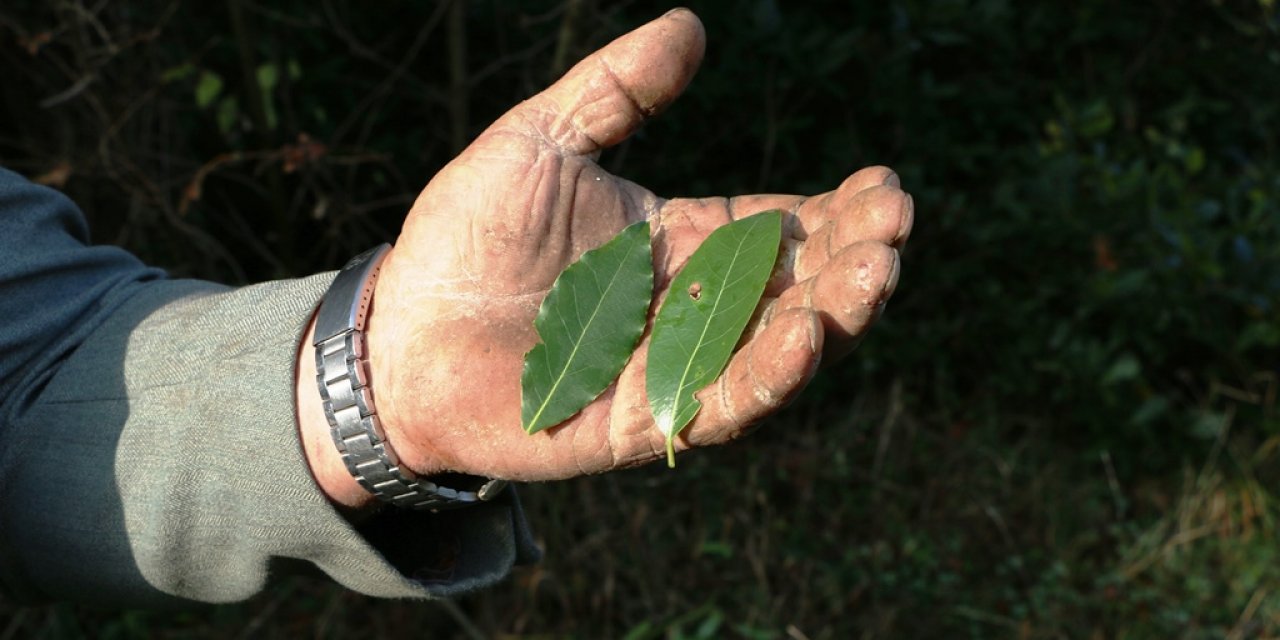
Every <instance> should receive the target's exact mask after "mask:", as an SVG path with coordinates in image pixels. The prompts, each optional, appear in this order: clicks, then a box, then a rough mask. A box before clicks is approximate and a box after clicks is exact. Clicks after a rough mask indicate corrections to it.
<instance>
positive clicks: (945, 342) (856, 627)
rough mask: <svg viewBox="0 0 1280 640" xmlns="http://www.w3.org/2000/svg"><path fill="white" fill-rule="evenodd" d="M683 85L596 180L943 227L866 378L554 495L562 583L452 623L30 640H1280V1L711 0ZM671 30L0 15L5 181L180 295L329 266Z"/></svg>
mask: <svg viewBox="0 0 1280 640" xmlns="http://www.w3.org/2000/svg"><path fill="white" fill-rule="evenodd" d="M690 4H691V6H692V8H694V9H695V11H697V12H698V13H699V15H700V16H701V17H702V18H703V20H704V22H705V24H706V26H707V31H708V42H709V46H708V53H707V60H706V64H705V65H704V67H703V69H702V71H701V72H700V74H699V76H698V77H697V78H696V79H695V81H694V83H693V85H692V87H691V88H690V90H689V92H688V94H687V95H686V96H685V97H683V98H682V99H681V100H680V101H678V102H677V103H676V104H675V105H674V107H673V108H672V109H671V110H670V111H669V112H668V113H666V114H664V115H663V116H662V117H660V118H658V119H656V120H655V121H653V122H652V123H651V124H649V125H648V126H647V127H646V128H645V129H644V130H643V131H642V132H641V133H640V134H639V135H637V136H636V137H635V138H634V139H632V140H631V141H628V142H627V143H624V144H623V145H622V146H620V147H619V148H617V149H615V150H612V151H609V152H607V153H606V154H605V155H604V157H603V158H602V163H603V164H604V166H606V167H607V168H609V169H610V170H612V171H614V172H616V173H619V174H620V175H623V176H626V177H628V178H630V179H632V180H635V181H637V182H640V183H642V184H646V185H648V186H650V187H652V188H654V189H655V190H656V191H657V192H658V193H661V194H664V195H669V196H676V195H695V196H696V195H715V194H734V193H741V192H754V191H784V192H805V193H809V192H818V191H824V190H827V189H830V188H833V187H834V186H835V185H837V184H838V183H839V181H840V180H841V179H842V178H843V176H845V175H847V174H848V173H849V172H850V171H852V170H853V169H855V168H857V167H860V166H863V165H867V164H889V165H891V166H893V167H894V168H895V169H897V170H898V171H899V173H900V174H901V175H902V181H903V184H904V186H905V187H906V188H907V189H908V190H910V191H911V192H912V193H913V194H914V197H915V203H916V210H917V221H916V232H915V234H914V236H913V238H912V241H911V246H910V247H909V248H908V249H907V251H906V252H905V254H904V265H905V266H904V272H903V276H902V280H901V285H900V287H899V293H898V295H897V296H896V297H895V299H894V301H893V303H892V304H891V305H890V307H889V310H888V312H887V314H886V315H885V317H884V318H883V321H882V323H881V324H880V326H878V327H877V329H876V330H875V331H874V332H873V334H872V335H871V336H869V337H868V338H867V340H866V342H865V344H864V345H863V346H862V347H861V349H860V350H859V351H858V352H857V353H856V354H855V355H854V356H853V357H852V358H850V360H849V361H848V362H847V363H845V364H843V365H841V366H840V367H837V368H834V369H831V370H829V371H827V372H825V373H824V374H823V375H822V376H821V377H820V379H819V380H817V381H816V382H815V384H814V385H813V387H812V388H811V390H810V391H809V392H808V393H807V394H806V395H805V396H804V397H803V398H802V399H801V400H800V401H799V402H798V403H797V404H796V405H795V406H793V407H792V408H791V409H790V410H789V411H788V412H786V413H785V414H783V415H781V416H779V417H778V418H776V419H775V420H773V421H772V422H771V423H769V424H768V425H766V426H765V428H763V429H761V430H760V431H759V432H757V433H756V434H755V435H754V436H753V437H752V438H750V439H748V440H746V441H744V442H743V443H741V444H738V445H734V446H730V447H727V448H724V449H722V450H719V451H708V452H703V453H700V454H698V455H691V456H688V457H687V458H683V459H682V461H681V465H680V468H679V469H678V470H677V471H676V472H669V471H667V470H666V469H662V468H657V467H655V468H653V469H641V470H636V471H633V472H628V473H622V474H613V475H610V476H606V477H598V478H587V479H582V480H578V481H574V482H566V483H559V484H554V485H542V486H532V487H527V488H526V490H525V492H524V495H525V496H526V502H527V503H528V504H529V506H530V510H531V517H532V519H533V521H534V523H535V526H536V528H537V530H538V531H539V533H540V535H541V536H542V538H543V544H544V546H545V547H546V549H547V552H548V558H547V560H546V561H545V562H544V563H542V564H541V565H539V566H536V567H531V568H526V569H522V570H520V571H519V572H517V573H516V574H515V575H514V576H513V577H512V578H511V579H510V580H509V581H507V582H506V583H504V584H503V585H501V586H499V587H497V588H494V589H492V590H489V591H487V592H485V593H481V594H477V595H476V596H474V597H469V598H465V599H463V600H461V601H459V602H457V603H452V604H438V603H407V602H379V601H373V600H369V599H366V598H363V597H361V596H358V595H355V594H352V593H350V592H346V591H344V590H342V589H340V588H337V587H335V586H332V585H329V584H326V583H323V582H319V581H316V580H304V579H292V580H286V581H284V582H282V583H281V584H279V585H276V586H274V587H272V588H271V589H270V590H268V591H267V592H266V593H264V594H262V595H261V596H260V597H258V598H257V599H255V600H254V601H252V602H249V603H245V604H241V605H236V606H225V607H218V608H212V609H208V610H203V611H197V612H194V613H184V614H171V613H155V612H103V611H92V610H83V609H80V608H78V607H74V606H68V605H60V606H51V607H46V608H28V609H0V638H5V639H7V638H17V637H23V638H26V637H37V638H63V637H70V638H75V637H111V638H129V637H184V638H185V637H218V638H221V637H232V636H243V637H280V638H285V637H289V638H292V637H299V636H312V637H317V638H338V637H348V636H351V637H362V638H367V637H393V636H396V637H398V636H401V635H405V634H408V635H410V636H428V637H472V638H474V637H521V638H524V637H530V638H547V637H577V638H602V637H626V638H657V637H667V638H711V637H745V638H781V637H790V638H847V637H855V636H856V637H975V638H977V637H1019V638H1076V637H1091V638H1112V637H1115V638H1170V637H1181V638H1220V637H1230V638H1255V637H1265V636H1274V635H1277V634H1280V566H1277V555H1278V554H1277V547H1276V533H1277V529H1276V527H1277V523H1276V516H1277V513H1278V512H1277V505H1276V501H1275V496H1276V489H1275V488H1276V480H1277V478H1278V477H1280V474H1278V473H1277V469H1276V467H1277V456H1278V450H1277V446H1278V445H1280V418H1278V417H1277V413H1276V393H1277V373H1278V371H1280V323H1278V322H1277V320H1278V313H1277V304H1280V224H1278V223H1277V221H1278V218H1277V215H1278V214H1280V211H1278V207H1277V196H1278V192H1280V171H1278V169H1280V166H1278V165H1280V156H1278V151H1277V141H1278V140H1280V135H1278V134H1277V132H1278V131H1280V82H1278V80H1280V13H1278V11H1277V7H1276V5H1275V2H1274V0H1214V1H1207V0H1206V1H1190V0H1184V1H1180V2H1159V1H1156V0H1146V1H1138V2H1126V3H1114V2H1106V1H1103V0H1081V1H1078V2H1070V3H1058V2H1046V1H1040V2H1018V3H1015V2H1010V1H1006V0H934V1H930V2H924V1H923V0H890V1H888V2H869V1H862V0H856V1H852V2H804V3H800V2H781V1H780V0H726V1H724V2H710V1H705V2H691V3H690ZM668 8H669V7H668V6H665V5H662V6H660V5H657V4H655V3H650V2H640V1H631V2H600V1H597V0H543V1H533V0H525V1H520V2H501V1H498V0H472V1H470V2H462V1H459V2H425V1H423V2H406V1H388V2H380V3H358V2H346V1H340V0H323V1H321V2H318V3H317V2H304V1H302V0H280V1H279V2H270V3H267V2H259V1H257V0H226V1H224V2H212V3H194V2H178V1H176V0H169V1H161V0H146V1H136V2H124V1H118V2H101V3H87V2H82V1H80V0H55V1H52V2H44V1H39V2H38V1H35V0H11V1H9V2H6V3H5V4H4V5H3V6H0V78H3V91H2V92H0V162H2V163H3V164H4V165H6V166H8V167H10V168H14V169H16V170H19V171H22V172H25V173H26V174H28V175H30V176H33V177H36V178H38V179H40V180H41V181H43V182H46V183H49V184H53V185H55V186H58V187H60V188H62V189H64V190H65V191H66V192H68V193H69V194H70V195H72V196H73V197H74V198H75V199H76V201H77V202H79V203H80V204H81V205H82V207H83V208H84V209H85V211H86V212H87V214H88V215H89V216H90V219H91V224H92V226H93V228H94V229H95V233H96V236H97V240H98V241H101V242H114V243H119V244H121V245H123V246H126V247H128V248H130V249H131V250H133V251H135V252H137V253H138V254H139V255H141V256H142V257H144V258H145V259H147V260H148V261H151V262H153V263H155V264H159V265H162V266H165V267H166V268H169V269H170V270H171V272H173V273H174V274H176V275H181V276H196V277H203V278H210V279H218V280H223V281H228V282H251V281H255V280H259V279H263V278H272V277H287V276H292V275H300V274H305V273H311V272H314V271H317V270H322V269H331V268H334V267H335V266H337V265H339V264H340V263H341V262H342V260H344V259H345V258H346V257H347V256H350V255H353V254H355V253H357V252H358V251H360V250H363V249H364V248H366V247H367V246H369V245H371V244H373V243H374V242H376V241H379V240H382V239H388V238H392V237H394V234H395V232H396V230H397V228H398V224H399V221H400V219H401V216H402V215H403V212H404V211H405V210H406V209H407V207H408V205H409V204H410V203H411V202H412V199H413V197H414V194H415V193H416V192H417V190H418V189H419V188H420V187H421V186H422V185H423V184H424V183H425V182H426V181H427V180H428V179H429V178H430V176H431V175H432V174H433V172H434V171H436V170H437V169H438V168H439V167H440V166H441V165H442V164H443V163H445V162H446V161H447V160H448V159H449V158H450V157H451V156H452V154H453V153H455V152H456V151H457V150H458V149H459V148H461V146H462V145H464V144H465V142H466V140H468V139H470V138H471V137H473V136H474V135H475V134H476V133H477V132H478V131H480V130H481V129H482V128H483V126H484V125H485V124H486V123H487V122H489V121H491V120H492V119H493V118H494V117H495V116H497V115H498V114H499V113H501V112H502V111H503V110H505V109H506V108H508V107H509V106H510V105H512V104H514V103H515V102H517V101H519V100H521V99H523V98H525V97H527V96H529V95H531V94H532V93H533V92H535V91H537V90H538V89H539V88H540V87H542V86H544V85H545V84H546V83H547V82H548V81H549V80H550V79H552V78H554V77H556V76H557V75H558V73H559V72H561V71H562V70H563V69H565V68H566V66H567V65H568V64H571V63H572V61H574V60H576V59H578V58H580V57H581V56H582V55H584V54H585V53H587V52H589V51H590V50H592V49H594V48H595V47H597V46H600V45H602V44H603V43H605V42H607V41H608V40H609V39H611V38H612V37H614V36H616V35H618V34H621V33H623V32H625V31H626V30H628V29H630V28H632V27H634V26H637V25H638V24H641V23H642V22H644V21H645V20H648V19H650V18H652V17H655V16H656V15H658V14H660V13H661V12H662V11H665V10H666V9H668Z"/></svg>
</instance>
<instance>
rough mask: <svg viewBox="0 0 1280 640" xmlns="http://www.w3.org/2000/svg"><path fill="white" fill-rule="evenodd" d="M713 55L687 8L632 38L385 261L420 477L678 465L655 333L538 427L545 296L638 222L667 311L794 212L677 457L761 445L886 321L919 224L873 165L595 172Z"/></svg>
mask: <svg viewBox="0 0 1280 640" xmlns="http://www.w3.org/2000/svg"><path fill="white" fill-rule="evenodd" d="M703 49H704V34H703V30H702V25H701V23H700V22H699V21H698V19H697V18H696V17H695V16H694V15H693V14H692V13H691V12H689V11H687V10H677V11H673V12H671V13H669V14H667V15H665V16H663V17H661V18H659V19H657V20H655V21H653V22H651V23H649V24H647V25H645V26H643V27H641V28H639V29H637V30H635V31H633V32H631V33H630V34H627V35H625V36H623V37H622V38H619V39H618V40H616V41H614V42H613V43H611V44H609V45H608V46H607V47H605V48H604V49H601V50H600V51H598V52H596V53H595V54H593V55H592V56H590V57H588V58H587V59H585V60H583V61H582V62H581V63H579V64H578V65H577V66H575V67H574V68H573V69H572V70H571V71H570V72H569V73H568V74H566V76H565V77H564V78H562V79H561V80H560V81H558V82H557V83H555V84H554V85H553V86H552V87H550V88H549V89H547V90H546V91H544V92H542V93H541V94H538V95H537V96H534V97H533V98H530V99H529V100H526V101H525V102H523V103H521V104H520V105H518V106H516V107H515V108H514V109H512V110H511V111H510V112H508V113H507V114H506V115H504V116H503V117H501V118H500V119H499V120H498V121H497V122H495V123H494V124H493V125H492V126H491V127H489V129H488V130H486V131H485V132H484V133H483V134H481V135H480V136H479V137H478V138H477V139H476V141H475V142H474V143H472V144H471V146H470V147H468V148H467V149H466V150H465V151H463V152H462V154H460V155H459V156H458V157H457V158H456V159H454V160H453V161H452V162H451V163H449V165H447V166H446V167H445V168H444V169H442V170H441V171H440V173H439V174H437V175H436V176H435V177H434V178H433V179H432V180H431V182H430V184H428V185H427V187H426V188H425V189H424V190H423V191H422V193H421V194H420V196H419V197H418V200H417V202H416V203H415V204H414V206H413V208H412V209H411V210H410V212H409V215H408V218H407V219H406V221H405V224H404V228H403V229H402V231H401V234H400V237H399V239H398V240H397V242H396V246H395V248H394V249H393V250H392V252H391V253H390V255H389V256H388V257H387V259H386V261H385V262H384V264H383V267H382V272H381V276H380V277H379V280H378V282H377V285H376V289H375V292H374V297H373V307H372V311H371V313H370V316H369V323H368V327H367V339H368V348H369V354H370V356H369V357H370V368H371V374H370V379H371V382H370V385H371V389H372V391H373V395H374V399H375V402H376V406H377V409H378V414H379V417H380V418H381V422H382V425H383V428H384V429H385V431H386V434H387V438H388V440H389V441H390V442H391V443H392V445H393V447H394V448H395V450H396V452H397V453H398V455H399V457H400V461H401V464H402V465H404V466H406V467H408V468H409V469H411V470H413V471H415V472H417V473H419V474H428V475H429V474H433V473H438V472H442V471H460V472H465V473H471V474H476V475H482V476H487V477H497V478H507V479H513V480H550V479H558V478H565V477H570V476H575V475H581V474H590V473H599V472H603V471H608V470H610V469H615V468H620V467H628V466H634V465H637V464H641V463H644V462H648V461H651V460H654V459H657V458H660V457H663V455H664V447H665V437H664V436H663V434H662V433H660V432H659V431H658V429H657V428H656V427H655V426H654V424H653V420H652V417H651V416H650V412H649V406H648V401H647V399H646V396H645V361H646V346H647V344H648V332H647V331H646V334H645V337H644V338H643V339H642V341H641V343H640V345H639V347H638V348H637V350H636V351H635V354H634V355H633V356H632V358H631V361H630V362H629V363H628V364H627V366H626V367H625V368H624V370H623V371H622V374H621V375H620V376H619V378H618V380H617V381H616V382H615V384H614V385H612V386H610V387H609V388H608V389H606V390H605V391H604V393H602V394H601V395H600V397H598V398H597V399H596V400H595V401H593V402H592V403H591V404H589V405H588V406H587V407H586V408H584V409H583V410H582V411H581V412H580V413H578V414H577V415H575V416H573V417H572V418H570V419H569V420H567V421H565V422H564V423H562V424H560V425H557V426H555V427H552V428H550V429H547V430H545V431H542V432H539V433H536V434H534V435H532V436H530V435H527V434H526V433H525V432H524V431H523V429H521V427H520V377H521V371H522V367H523V359H524V354H525V353H526V352H527V351H528V350H529V349H530V348H531V347H532V346H533V344H534V343H535V342H536V341H537V335H536V333H535V331H534V328H533V318H534V316H535V315H536V314H537V311H538V307H539V305H540V303H541V302H542V299H543V297H544V296H545V295H546V293H547V291H548V289H549V288H550V286H551V284H552V282H554V281H555V279H556V277H557V276H558V275H559V274H560V272H561V271H562V270H563V269H564V268H565V267H566V266H568V265H569V264H570V263H571V262H573V261H574V260H576V259H577V258H578V257H579V256H580V255H581V254H582V252H584V251H586V250H588V249H591V248H594V247H597V246H599V245H601V244H603V243H604V242H606V241H608V240H609V239H610V238H612V237H613V236H614V235H615V234H616V233H618V232H619V231H620V230H621V229H622V228H623V227H625V226H626V225H628V224H630V223H632V222H637V221H641V220H649V221H650V222H651V223H652V227H653V249H654V269H655V278H654V286H655V298H654V304H653V305H652V306H651V317H652V313H654V312H656V310H657V308H658V306H659V304H660V302H661V299H662V295H663V292H664V290H665V288H666V286H667V284H668V283H669V282H670V281H671V279H672V278H673V277H674V275H675V273H676V272H678V271H679V269H680V267H681V266H682V265H683V264H684V263H685V261H686V260H687V259H688V257H689V256H690V254H692V253H693V251H694V250H695V249H696V248H697V247H698V246H699V245H700V244H701V242H702V240H703V239H704V238H706V236H707V235H708V234H710V232H711V231H712V230H714V229H715V228H717V227H719V226H721V225H723V224H726V223H727V222H729V221H731V220H733V219H736V218H738V217H742V216H746V215H751V214H753V213H757V212H760V211H764V210H767V209H782V210H784V211H786V212H788V215H787V216H786V217H785V222H784V231H783V235H784V240H783V245H784V246H783V247H782V251H781V255H782V258H781V259H780V260H779V261H778V266H777V267H776V269H775V273H774V276H773V278H772V279H771V280H770V283H769V285H768V287H767V289H766V292H765V300H764V302H762V305H761V309H762V310H761V311H760V312H759V313H757V316H756V318H754V319H753V320H752V323H751V325H749V327H748V329H747V338H746V339H745V340H744V342H743V344H742V345H741V347H740V349H739V350H738V352H737V353H735V354H734V356H733V359H732V360H731V361H730V363H729V365H728V367H727V368H726V369H725V372H724V373H723V374H722V375H721V378H720V379H719V380H718V381H717V382H715V383H713V384H712V385H711V386H709V387H707V388H706V389H703V390H702V391H701V392H699V393H698V394H697V397H698V399H699V400H700V401H701V403H702V405H703V407H702V410H701V412H700V413H699V414H698V415H697V416H696V417H695V418H694V420H693V422H692V423H691V424H690V425H689V426H688V427H687V428H686V429H685V430H684V431H683V432H682V433H681V434H680V435H679V437H678V438H677V442H676V448H677V450H684V449H688V448H691V447H695V446H703V445H710V444H717V443H722V442H726V441H728V440H731V439H733V438H735V437H737V436H739V435H741V434H743V433H744V432H745V430H746V429H747V428H748V427H750V426H751V425H752V424H754V423H756V422H758V421H759V420H760V419H761V418H763V417H765V416H767V415H769V414H771V413H773V412H775V411H777V410H778V409H780V408H781V407H782V406H784V405H785V404H786V403H787V402H789V401H790V400H791V399H792V398H794V397H795V395H796V394H797V393H798V392H799V391H800V390H801V389H802V388H803V387H804V385H805V384H806V383H807V382H808V381H809V379H810V378H811V376H812V375H813V373H814V371H815V369H816V367H817V366H818V364H819V362H820V361H821V362H823V363H830V362H832V361H835V360H836V359H838V358H839V357H841V356H843V355H844V354H845V353H847V352H848V351H849V350H850V349H852V347H853V346H854V345H855V343H856V342H857V341H858V339H859V338H860V337H861V336H862V335H863V334H864V333H865V332H866V330H867V329H868V328H869V327H870V325H871V323H872V322H873V321H874V319H875V318H876V316H877V315H878V314H879V311H880V309H881V308H882V307H883V305H884V303H885V301H886V300H887V299H888V297H889V296H890V295H891V293H892V292H893V288H894V286H895V285H896V283H897V278H898V266H899V263H898V252H897V248H899V247H900V246H901V245H902V243H903V242H905V241H906V238H907V235H908V234H909V232H910V229H911V224H912V219H913V205H912V200H911V197H910V196H909V195H907V194H906V193H904V192H903V191H902V190H901V189H900V188H899V185H898V179H897V176H896V175H895V174H894V173H893V172H892V171H890V170H888V169H886V168H883V167H873V168H868V169H863V170H861V171H858V172H857V173H855V174H853V175H852V176H850V177H849V178H848V179H846V180H845V181H844V183H843V184H841V185H840V186H839V188H837V189H836V190H835V191H831V192H827V193H824V194H821V195H818V196H813V197H802V196H784V195H751V196H738V197H735V198H727V199H726V198H699V199H688V198H677V199H671V200H667V199H663V198H660V197H658V196H656V195H654V194H653V193H652V192H650V191H648V190H647V189H644V188H643V187H641V186H639V185H636V184H634V183H631V182H629V181H626V180H624V179H622V178H618V177H616V176H613V175H610V174H609V173H608V172H606V171H605V170H604V169H602V168H601V167H600V166H599V165H598V164H597V163H596V159H597V158H598V156H599V153H600V151H601V150H602V149H604V148H607V147H609V146H612V145H615V144H617V143H619V142H621V141H622V140H624V139H625V138H626V137H627V136H628V135H630V134H631V133H632V132H634V131H635V130H636V129H637V128H638V127H639V126H640V125H641V124H642V123H643V121H644V120H645V119H646V118H647V117H650V116H652V115H654V114H656V113H658V112H659V111H661V110H662V109H663V108H665V107H666V106H667V105H668V104H670V103H671V102H672V101H673V100H674V99H675V98H676V97H677V96H678V95H679V94H680V93H681V92H682V91H683V89H684V88H685V86H686V85H687V84H688V82H689V80H690V79H691V78H692V77H693V75H694V72H695V71H696V69H697V67H698V64H699V63H700V62H701V59H702V53H703ZM310 341H311V339H310V337H309V336H308V337H307V338H306V340H305V341H304V345H309V344H310ZM305 351H308V350H307V349H304V352H305ZM310 357H311V356H309V355H308V354H307V353H303V354H301V355H300V358H299V384H298V393H299V398H300V399H302V398H303V397H304V394H308V393H309V394H312V395H315V389H314V362H309V358H310ZM308 373H309V375H308ZM299 410H300V412H301V413H300V420H301V421H302V423H303V424H302V428H303V432H304V433H303V437H304V444H305V446H306V448H307V454H308V458H309V460H310V461H311V463H312V466H313V470H314V471H315V472H316V475H317V479H318V480H319V481H320V484H321V486H322V487H323V488H324V489H325V491H326V493H328V494H329V495H330V497H332V498H334V499H335V500H336V501H338V502H339V503H342V504H348V505H353V506H354V505H357V504H359V503H361V502H363V501H365V500H367V499H368V498H369V495H368V494H367V493H365V492H364V491H363V490H362V489H360V488H359V486H358V485H356V484H355V483H354V481H352V480H351V478H350V475H349V474H347V471H346V469H345V468H343V467H342V465H341V463H340V462H335V459H336V451H333V444H332V441H330V440H329V438H328V433H327V429H328V427H327V424H326V423H325V421H324V418H323V415H320V416H319V425H318V426H317V425H315V424H314V422H315V417H316V411H317V410H318V409H316V407H308V408H304V407H303V406H302V403H301V400H300V407H299ZM308 423H312V424H310V426H309V424H308ZM330 476H332V477H330Z"/></svg>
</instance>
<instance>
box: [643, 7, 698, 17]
mask: <svg viewBox="0 0 1280 640" xmlns="http://www.w3.org/2000/svg"><path fill="white" fill-rule="evenodd" d="M688 10H689V9H687V8H686V7H676V8H674V9H672V10H670V11H668V12H666V13H664V14H662V17H664V18H670V17H671V16H673V15H675V14H677V13H680V12H681V11H688ZM649 15H653V14H649Z"/></svg>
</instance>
